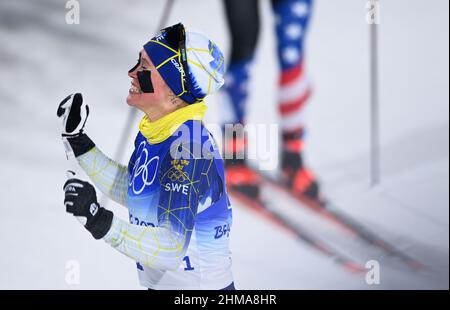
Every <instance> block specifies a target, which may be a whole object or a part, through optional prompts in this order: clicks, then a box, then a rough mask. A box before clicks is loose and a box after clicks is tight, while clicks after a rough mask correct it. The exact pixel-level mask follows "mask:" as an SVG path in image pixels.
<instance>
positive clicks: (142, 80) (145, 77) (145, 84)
mask: <svg viewBox="0 0 450 310" xmlns="http://www.w3.org/2000/svg"><path fill="white" fill-rule="evenodd" d="M137 76H138V80H139V86H140V87H141V90H142V92H144V93H154V92H155V91H154V89H153V84H152V78H151V71H150V70H144V71H138V73H137Z"/></svg>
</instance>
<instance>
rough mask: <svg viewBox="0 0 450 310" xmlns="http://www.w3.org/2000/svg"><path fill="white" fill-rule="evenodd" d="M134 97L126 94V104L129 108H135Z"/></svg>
mask: <svg viewBox="0 0 450 310" xmlns="http://www.w3.org/2000/svg"><path fill="white" fill-rule="evenodd" d="M136 99H137V98H136V95H135V94H128V96H127V104H128V105H130V106H135V105H136V101H137V100H136Z"/></svg>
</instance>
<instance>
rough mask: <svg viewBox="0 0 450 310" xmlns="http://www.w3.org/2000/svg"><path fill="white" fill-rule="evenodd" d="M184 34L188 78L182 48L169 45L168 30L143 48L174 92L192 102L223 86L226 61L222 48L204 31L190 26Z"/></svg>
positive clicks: (198, 100) (200, 99)
mask: <svg viewBox="0 0 450 310" xmlns="http://www.w3.org/2000/svg"><path fill="white" fill-rule="evenodd" d="M185 34H186V41H185V44H186V56H187V64H188V74H187V78H186V79H183V75H184V70H183V66H182V61H181V53H180V50H179V49H178V48H177V49H175V48H174V47H171V46H170V44H169V43H168V41H167V38H166V33H165V32H162V33H161V34H159V35H157V36H156V37H154V38H152V39H151V40H150V41H148V42H147V43H146V44H145V45H144V49H145V51H146V53H147V55H148V56H149V57H150V59H151V60H152V62H153V64H154V65H155V67H156V69H157V70H158V72H159V74H160V75H161V77H162V78H163V79H164V81H165V82H166V83H167V85H168V86H169V87H170V89H172V91H173V92H174V93H175V95H177V96H178V97H180V98H181V99H183V100H184V101H186V102H187V103H189V104H191V103H196V102H200V101H202V100H203V99H204V98H205V97H206V96H208V95H209V94H212V93H214V92H215V91H217V90H218V89H219V88H220V87H221V86H222V85H223V83H224V78H223V76H224V72H225V63H224V57H223V54H222V52H221V51H220V49H219V47H218V46H217V45H216V44H214V42H213V41H211V40H209V39H208V38H207V37H206V36H205V35H204V34H202V33H200V32H196V31H188V30H187V29H186V31H185ZM186 83H189V85H185V84H186Z"/></svg>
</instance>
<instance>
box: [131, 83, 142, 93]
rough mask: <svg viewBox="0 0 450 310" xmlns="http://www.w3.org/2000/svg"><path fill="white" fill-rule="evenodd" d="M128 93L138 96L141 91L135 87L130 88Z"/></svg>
mask: <svg viewBox="0 0 450 310" xmlns="http://www.w3.org/2000/svg"><path fill="white" fill-rule="evenodd" d="M130 92H132V93H135V94H139V93H140V92H141V91H140V89H139V88H137V87H136V86H133V85H132V86H131V88H130Z"/></svg>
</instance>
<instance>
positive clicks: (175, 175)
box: [167, 168, 187, 182]
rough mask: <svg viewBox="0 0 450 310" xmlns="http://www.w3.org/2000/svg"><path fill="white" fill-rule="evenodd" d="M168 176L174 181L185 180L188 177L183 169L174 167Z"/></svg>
mask: <svg viewBox="0 0 450 310" xmlns="http://www.w3.org/2000/svg"><path fill="white" fill-rule="evenodd" d="M167 177H168V178H169V180H170V181H172V182H184V181H186V179H187V177H186V174H185V173H184V172H183V171H180V170H177V169H174V168H172V169H171V171H170V172H169V173H168V174H167Z"/></svg>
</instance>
